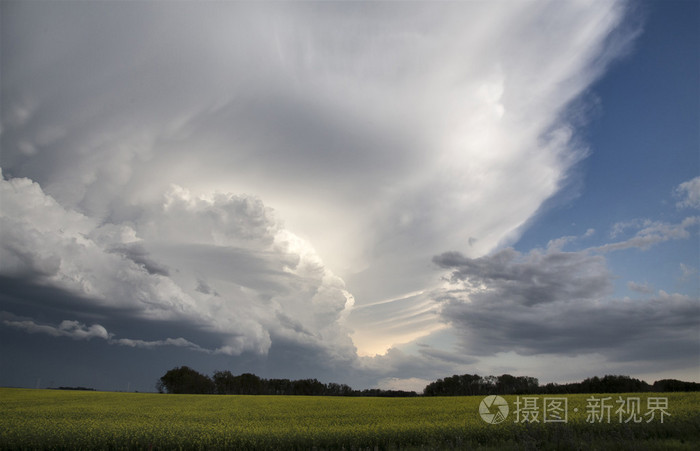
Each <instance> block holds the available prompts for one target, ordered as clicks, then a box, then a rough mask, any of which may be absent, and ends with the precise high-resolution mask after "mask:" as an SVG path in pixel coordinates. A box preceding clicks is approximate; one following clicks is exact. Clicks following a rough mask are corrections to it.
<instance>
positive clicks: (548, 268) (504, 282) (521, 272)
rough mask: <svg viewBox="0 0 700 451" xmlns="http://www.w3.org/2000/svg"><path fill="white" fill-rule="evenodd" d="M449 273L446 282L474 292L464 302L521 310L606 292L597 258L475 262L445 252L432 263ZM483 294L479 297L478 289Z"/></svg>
mask: <svg viewBox="0 0 700 451" xmlns="http://www.w3.org/2000/svg"><path fill="white" fill-rule="evenodd" d="M433 262H434V263H436V264H437V265H438V266H440V267H441V268H445V269H449V270H451V271H452V272H451V276H450V281H451V282H453V283H458V282H462V283H465V284H466V285H468V286H470V287H474V288H475V289H477V290H476V291H475V292H474V293H472V294H471V295H470V297H471V298H472V299H474V300H478V299H480V297H481V296H485V297H487V298H489V299H490V298H500V299H502V300H503V302H507V303H513V304H518V305H525V306H534V305H536V304H548V303H552V302H555V301H562V300H567V301H576V300H587V299H589V300H590V299H598V298H600V297H601V296H603V295H605V294H607V293H609V292H610V290H611V289H612V283H611V277H610V274H609V273H608V270H607V268H606V266H605V259H604V258H603V257H601V256H591V255H589V254H586V253H577V252H551V253H550V252H547V253H537V252H533V253H530V254H529V255H528V256H526V257H523V256H522V255H520V254H519V253H518V252H516V251H515V250H513V249H510V248H508V249H504V250H502V251H500V252H497V253H495V254H493V255H490V256H486V257H481V258H475V259H472V258H467V257H464V256H462V255H461V254H459V253H454V252H449V253H445V254H442V255H439V256H437V257H435V258H434V259H433ZM482 285H483V286H484V287H485V288H486V291H485V293H484V294H480V293H479V291H478V287H480V286H482Z"/></svg>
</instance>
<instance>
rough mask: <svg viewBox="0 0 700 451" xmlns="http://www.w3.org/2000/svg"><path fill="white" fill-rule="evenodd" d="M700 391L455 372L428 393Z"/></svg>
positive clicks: (617, 379)
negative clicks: (558, 382)
mask: <svg viewBox="0 0 700 451" xmlns="http://www.w3.org/2000/svg"><path fill="white" fill-rule="evenodd" d="M672 391H700V384H698V383H696V382H683V381H679V380H676V379H663V380H659V381H656V382H654V384H653V385H649V384H648V383H646V382H644V381H642V380H639V379H634V378H631V377H629V376H617V375H607V376H604V377H597V376H595V377H590V378H587V379H584V380H583V381H581V382H573V383H569V384H556V383H549V384H546V385H539V382H538V380H537V379H536V378H534V377H527V376H517V377H516V376H511V375H510V374H504V375H502V376H485V377H481V376H479V375H477V374H464V375H461V376H458V375H454V376H451V377H446V378H444V379H438V380H437V381H435V382H432V383H430V384H428V386H426V387H425V390H424V391H423V394H424V395H425V396H468V395H527V394H574V393H638V392H672Z"/></svg>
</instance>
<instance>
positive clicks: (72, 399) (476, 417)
mask: <svg viewBox="0 0 700 451" xmlns="http://www.w3.org/2000/svg"><path fill="white" fill-rule="evenodd" d="M650 397H651V398H652V399H651V400H649V399H648V398H650ZM503 398H504V399H505V401H506V404H507V406H508V413H507V414H506V415H505V418H504V419H503V420H502V421H501V422H499V423H497V424H491V423H489V422H487V421H484V419H482V415H480V409H479V408H480V405H481V404H482V401H483V400H484V397H483V396H475V397H435V398H433V397H425V398H423V397H421V398H345V397H306V396H233V395H165V394H148V393H113V392H89V391H60V390H31V389H11V388H0V449H202V450H204V449H207V450H209V449H236V450H238V449H284V450H286V449H346V450H351V449H450V448H457V449H474V448H476V449H688V450H690V449H698V445H699V444H700V393H651V394H647V393H644V394H640V393H629V394H597V395H565V396H562V395H530V396H520V397H516V396H504V397H503ZM563 399H566V401H563ZM630 399H631V401H630ZM501 405H502V404H501ZM488 407H489V411H490V412H493V413H495V412H497V409H498V407H499V406H498V402H497V403H489V406H488ZM546 409H548V410H546ZM484 411H485V410H484V407H483V406H482V413H483V412H484ZM662 411H663V413H664V414H663V415H662ZM503 412H505V411H502V413H503ZM564 414H565V415H564ZM545 415H546V416H545ZM661 417H663V422H662V421H661ZM485 418H487V420H488V421H491V422H494V418H495V415H490V416H489V415H485ZM545 418H546V419H547V420H548V421H546V422H545V421H544V420H545ZM500 420H501V418H500V417H499V418H498V419H497V420H496V421H500ZM528 420H530V421H528Z"/></svg>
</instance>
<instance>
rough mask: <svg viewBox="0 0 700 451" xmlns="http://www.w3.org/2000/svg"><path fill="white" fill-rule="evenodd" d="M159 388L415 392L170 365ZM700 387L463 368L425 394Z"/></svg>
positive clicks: (297, 392) (699, 387)
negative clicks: (550, 379) (561, 379)
mask: <svg viewBox="0 0 700 451" xmlns="http://www.w3.org/2000/svg"><path fill="white" fill-rule="evenodd" d="M156 389H157V390H158V392H159V393H189V394H220V395H305V396H383V397H410V396H419V394H418V393H416V392H415V391H404V390H382V389H376V388H375V389H367V390H353V389H352V388H351V387H350V386H348V385H346V384H336V383H333V382H331V383H325V384H324V383H322V382H319V381H318V380H316V379H300V380H289V379H264V378H261V377H259V376H256V375H255V374H251V373H243V374H240V375H237V376H235V375H233V374H232V373H231V372H230V371H215V372H214V375H213V376H212V377H209V376H207V375H205V374H201V373H199V372H197V371H195V370H193V369H192V368H189V367H187V366H181V367H177V368H173V369H171V370H169V371H168V372H166V373H165V374H164V375H163V376H162V377H161V378H160V379H159V380H158V382H157V383H156ZM648 391H653V392H671V391H700V384H698V383H696V382H683V381H679V380H675V379H664V380H660V381H656V382H654V384H653V385H649V384H647V383H646V382H644V381H641V380H639V379H633V378H631V377H629V376H614V375H607V376H604V377H602V378H600V377H591V378H588V379H585V380H583V381H581V382H575V383H569V384H554V383H549V384H546V385H540V384H539V381H538V380H537V378H534V377H528V376H512V375H510V374H503V375H501V376H484V377H482V376H479V375H477V374H463V375H454V376H450V377H446V378H444V379H438V380H437V381H435V382H431V383H430V384H428V385H427V386H426V387H425V389H424V390H423V393H422V394H423V396H476V395H479V396H485V395H527V394H567V393H571V394H573V393H633V392H648Z"/></svg>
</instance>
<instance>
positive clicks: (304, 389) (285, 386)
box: [156, 366, 418, 397]
mask: <svg viewBox="0 0 700 451" xmlns="http://www.w3.org/2000/svg"><path fill="white" fill-rule="evenodd" d="M156 389H157V390H158V392H159V393H190V394H219V395H302V396H384V397H409V396H418V394H417V393H416V392H414V391H411V392H409V391H403V390H381V389H368V390H353V389H352V388H351V387H350V386H348V385H346V384H336V383H334V382H331V383H327V384H324V383H322V382H319V381H318V380H317V379H300V380H289V379H263V378H261V377H259V376H256V375H255V374H251V373H243V374H240V375H238V376H234V375H233V374H232V373H231V372H230V371H215V372H214V375H213V377H209V376H207V375H204V374H201V373H199V372H197V371H195V370H193V369H192V368H189V367H187V366H181V367H177V368H173V369H171V370H169V371H168V372H167V373H165V375H163V377H161V378H160V379H159V380H158V382H157V383H156Z"/></svg>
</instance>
